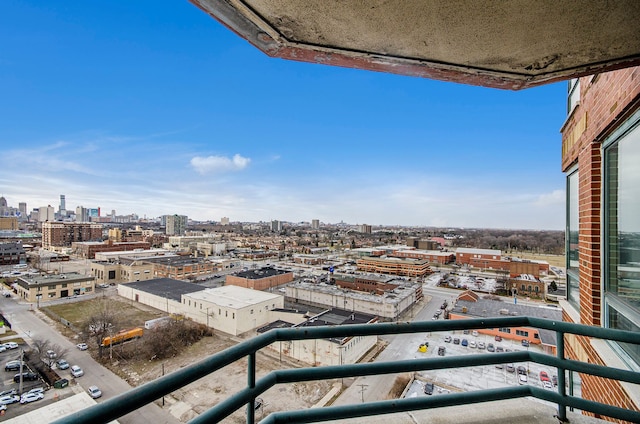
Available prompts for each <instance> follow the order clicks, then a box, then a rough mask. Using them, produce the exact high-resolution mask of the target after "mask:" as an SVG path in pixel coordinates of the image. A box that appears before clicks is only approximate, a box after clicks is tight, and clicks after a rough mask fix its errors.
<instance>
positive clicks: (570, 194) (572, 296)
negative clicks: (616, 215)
mask: <svg viewBox="0 0 640 424" xmlns="http://www.w3.org/2000/svg"><path fill="white" fill-rule="evenodd" d="M578 224H579V222H578V171H575V172H573V173H571V174H569V176H568V177H567V230H566V236H565V238H566V243H567V245H566V248H565V250H566V252H567V300H568V301H569V303H571V304H572V305H573V307H574V308H576V309H577V310H580V278H579V273H578V265H579V263H580V262H579V254H578V233H579V227H578Z"/></svg>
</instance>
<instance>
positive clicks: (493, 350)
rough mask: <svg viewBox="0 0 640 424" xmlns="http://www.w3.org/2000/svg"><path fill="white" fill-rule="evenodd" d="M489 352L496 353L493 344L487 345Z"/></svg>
mask: <svg viewBox="0 0 640 424" xmlns="http://www.w3.org/2000/svg"><path fill="white" fill-rule="evenodd" d="M487 350H488V351H489V352H495V350H496V348H495V347H494V346H493V343H489V344H488V345H487Z"/></svg>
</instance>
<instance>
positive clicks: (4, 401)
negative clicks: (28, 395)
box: [0, 395, 20, 405]
mask: <svg viewBox="0 0 640 424" xmlns="http://www.w3.org/2000/svg"><path fill="white" fill-rule="evenodd" d="M16 402H20V396H18V395H7V396H2V397H0V405H10V404H12V403H16Z"/></svg>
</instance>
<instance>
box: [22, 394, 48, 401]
mask: <svg viewBox="0 0 640 424" xmlns="http://www.w3.org/2000/svg"><path fill="white" fill-rule="evenodd" d="M40 399H44V393H42V392H34V393H31V392H29V393H25V394H24V395H22V397H21V398H20V403H30V402H35V401H37V400H40Z"/></svg>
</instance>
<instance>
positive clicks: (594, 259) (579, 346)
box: [561, 67, 640, 422]
mask: <svg viewBox="0 0 640 424" xmlns="http://www.w3.org/2000/svg"><path fill="white" fill-rule="evenodd" d="M639 105H640V68H638V67H635V68H629V69H623V70H620V71H613V72H607V73H603V74H600V75H597V76H594V77H591V76H589V77H583V78H581V79H580V103H579V104H578V105H577V106H576V107H575V109H574V110H573V112H572V114H571V115H570V116H569V118H568V119H567V122H566V123H565V125H564V126H563V128H562V130H561V131H562V169H563V171H564V172H567V171H569V170H570V168H571V167H573V166H574V165H576V164H577V165H578V172H579V174H578V202H579V209H578V215H579V226H578V228H579V242H578V247H579V279H580V323H582V324H586V325H595V326H600V325H601V324H602V293H601V284H602V279H601V275H602V270H601V259H602V257H601V250H600V246H601V235H602V230H603V229H602V228H601V224H600V220H601V209H602V203H601V194H602V142H603V141H604V140H605V139H606V138H607V137H608V136H609V135H610V134H611V133H612V132H613V131H614V130H615V129H616V128H617V126H618V125H619V124H620V123H622V122H624V121H625V120H626V119H627V118H628V117H629V116H630V115H631V114H632V113H634V112H635V111H636V110H637V109H638V107H639ZM564 319H565V320H566V321H569V322H572V320H571V319H570V316H569V315H568V314H566V313H565V314H564ZM567 355H568V357H570V358H576V359H579V360H582V361H587V362H589V363H594V364H600V365H605V364H604V361H603V360H602V358H600V356H599V355H598V353H597V352H596V350H595V349H594V348H593V346H592V345H591V343H590V342H589V340H588V339H587V338H585V337H572V338H570V339H569V338H568V342H567ZM580 376H581V378H582V381H583V382H582V396H583V398H585V399H590V400H595V401H598V402H603V403H607V404H610V405H614V406H618V407H621V408H627V409H633V410H638V409H639V406H638V405H635V404H634V403H633V401H632V400H631V399H630V397H629V396H628V395H627V394H626V393H625V391H624V390H623V388H622V386H621V385H620V384H619V383H618V382H616V381H612V380H608V379H603V378H599V377H593V376H589V375H585V374H581V375H580ZM602 418H603V419H608V420H610V421H614V422H619V421H616V420H613V419H609V418H605V417H602Z"/></svg>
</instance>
